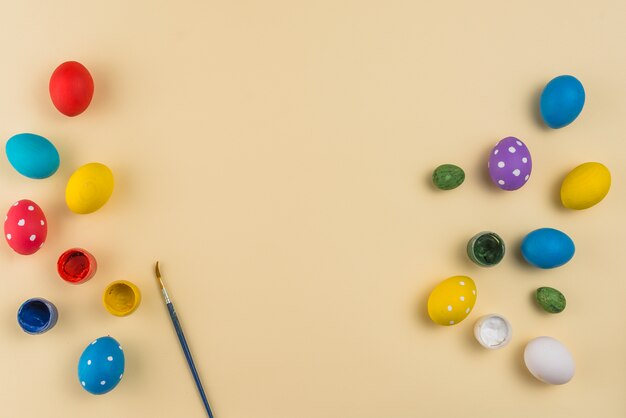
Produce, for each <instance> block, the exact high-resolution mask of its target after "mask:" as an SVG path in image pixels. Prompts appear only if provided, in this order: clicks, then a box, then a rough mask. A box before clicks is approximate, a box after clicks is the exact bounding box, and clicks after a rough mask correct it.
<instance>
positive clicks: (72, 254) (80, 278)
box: [57, 248, 98, 284]
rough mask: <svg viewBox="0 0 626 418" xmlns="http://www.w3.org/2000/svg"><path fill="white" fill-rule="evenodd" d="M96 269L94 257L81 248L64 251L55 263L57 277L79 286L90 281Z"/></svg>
mask: <svg viewBox="0 0 626 418" xmlns="http://www.w3.org/2000/svg"><path fill="white" fill-rule="evenodd" d="M97 268H98V265H97V263H96V259H95V257H94V256H93V255H91V254H90V253H89V252H87V251H86V250H83V249H82V248H71V249H69V250H67V251H65V252H64V253H63V254H61V256H60V257H59V260H58V261H57V272H58V273H59V276H61V278H62V279H63V280H65V281H66V282H68V283H72V284H81V283H84V282H86V281H87V280H89V279H91V278H92V277H93V276H94V274H96V270H97Z"/></svg>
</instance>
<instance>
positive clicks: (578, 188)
mask: <svg viewBox="0 0 626 418" xmlns="http://www.w3.org/2000/svg"><path fill="white" fill-rule="evenodd" d="M610 188H611V173H610V171H609V169H608V168H606V167H605V166H604V165H603V164H600V163H596V162H588V163H584V164H581V165H579V166H578V167H576V168H574V169H573V170H572V171H570V172H569V173H568V174H567V176H565V179H564V180H563V183H562V184H561V202H562V203H563V206H565V207H566V208H568V209H575V210H582V209H588V208H590V207H592V206H594V205H596V204H598V203H599V202H600V201H601V200H602V199H604V197H605V196H606V195H607V194H608V193H609V189H610Z"/></svg>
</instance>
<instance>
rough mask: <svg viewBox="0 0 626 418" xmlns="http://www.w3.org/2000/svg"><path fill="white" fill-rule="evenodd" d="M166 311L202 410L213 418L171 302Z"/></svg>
mask: <svg viewBox="0 0 626 418" xmlns="http://www.w3.org/2000/svg"><path fill="white" fill-rule="evenodd" d="M167 310H168V311H170V317H171V318H172V323H173V324H174V328H175V329H176V335H178V340H179V341H180V345H181V347H182V348H183V352H184V353H185V357H186V358H187V364H189V369H190V370H191V374H192V375H193V380H195V381H196V386H197V387H198V392H200V397H201V398H202V402H203V403H204V408H205V409H206V412H207V414H209V418H213V412H211V407H210V406H209V401H207V399H206V395H205V394H204V389H203V388H202V382H200V376H198V372H197V371H196V366H195V364H194V363H193V358H192V357H191V352H190V351H189V346H188V345H187V340H186V339H185V334H183V328H182V327H181V326H180V322H179V321H178V315H176V311H175V310H174V305H173V304H172V302H170V303H168V304H167Z"/></svg>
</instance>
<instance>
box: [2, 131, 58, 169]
mask: <svg viewBox="0 0 626 418" xmlns="http://www.w3.org/2000/svg"><path fill="white" fill-rule="evenodd" d="M6 153H7V158H8V159H9V162H10V163H11V165H12V166H13V168H15V169H16V170H17V172H18V173H20V174H21V175H23V176H26V177H29V178H31V179H45V178H47V177H50V176H51V175H53V174H54V173H56V171H57V170H58V168H59V163H60V160H59V153H58V151H57V149H56V148H55V146H54V144H52V142H50V141H48V140H47V139H46V138H44V137H43V136H39V135H35V134H28V133H23V134H17V135H14V136H12V137H11V138H9V140H8V141H7V144H6Z"/></svg>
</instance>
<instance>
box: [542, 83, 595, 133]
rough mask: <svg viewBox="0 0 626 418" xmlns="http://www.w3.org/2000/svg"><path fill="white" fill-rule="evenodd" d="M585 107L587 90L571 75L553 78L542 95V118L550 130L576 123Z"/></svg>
mask: <svg viewBox="0 0 626 418" xmlns="http://www.w3.org/2000/svg"><path fill="white" fill-rule="evenodd" d="M584 105H585V89H584V88H583V85H582V83H581V82H580V81H578V79H577V78H576V77H573V76H571V75H560V76H558V77H556V78H553V79H552V80H550V82H549V83H548V84H547V85H546V87H545V88H544V89H543V92H542V93H541V100H540V108H541V117H542V118H543V120H544V122H545V123H546V125H548V126H549V127H550V128H554V129H557V128H562V127H564V126H567V125H569V124H570V123H572V122H574V119H576V118H577V117H578V115H580V112H581V111H582V110H583V106H584Z"/></svg>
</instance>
